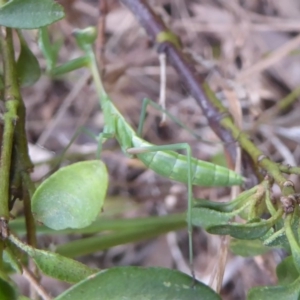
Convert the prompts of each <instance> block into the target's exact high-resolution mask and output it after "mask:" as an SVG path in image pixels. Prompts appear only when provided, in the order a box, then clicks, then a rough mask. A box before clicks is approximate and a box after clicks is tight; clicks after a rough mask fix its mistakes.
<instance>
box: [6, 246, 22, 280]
mask: <svg viewBox="0 0 300 300" xmlns="http://www.w3.org/2000/svg"><path fill="white" fill-rule="evenodd" d="M3 261H4V262H6V263H7V264H9V266H10V267H11V268H12V269H13V270H14V271H15V272H17V273H19V274H22V272H23V271H22V267H21V265H20V263H19V261H18V259H17V258H16V256H15V255H14V254H13V252H12V251H11V249H10V248H9V247H6V249H5V250H4V251H3Z"/></svg>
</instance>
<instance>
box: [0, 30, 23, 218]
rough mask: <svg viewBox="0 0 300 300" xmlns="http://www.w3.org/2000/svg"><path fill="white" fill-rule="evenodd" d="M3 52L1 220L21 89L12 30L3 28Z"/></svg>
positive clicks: (6, 208) (4, 212)
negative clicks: (18, 81) (3, 103)
mask: <svg viewBox="0 0 300 300" xmlns="http://www.w3.org/2000/svg"><path fill="white" fill-rule="evenodd" d="M1 50H2V60H3V68H4V84H5V92H4V102H5V109H6V111H5V113H4V116H3V118H4V129H3V138H2V152H1V161H0V166H1V168H0V195H1V198H0V218H3V219H5V220H8V219H9V206H8V203H9V200H10V199H9V195H10V191H9V180H10V166H11V155H12V147H13V137H14V129H15V126H16V123H17V121H18V116H17V110H18V106H19V101H20V93H19V87H18V83H17V74H16V68H15V59H14V48H13V40H12V30H11V29H10V28H5V27H3V28H2V36H1Z"/></svg>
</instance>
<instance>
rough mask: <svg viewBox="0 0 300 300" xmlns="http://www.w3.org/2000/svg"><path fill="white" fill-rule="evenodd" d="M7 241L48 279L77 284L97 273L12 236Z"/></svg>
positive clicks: (74, 261) (76, 262)
mask: <svg viewBox="0 0 300 300" xmlns="http://www.w3.org/2000/svg"><path fill="white" fill-rule="evenodd" d="M9 240H10V241H11V243H13V244H14V245H16V246H17V247H18V248H20V249H21V250H22V251H24V252H25V253H27V254H28V255H29V256H30V257H31V258H32V259H33V260H34V261H35V263H36V264H37V266H38V267H39V268H40V270H41V271H42V272H43V273H44V274H45V275H48V276H50V277H53V278H56V279H59V280H62V281H65V282H69V283H77V282H79V281H81V280H83V279H85V278H86V277H88V276H90V275H92V274H94V273H96V272H97V271H98V270H96V269H91V268H89V267H87V266H85V265H84V264H82V263H80V262H78V261H76V260H73V259H70V258H67V257H64V256H62V255H59V254H57V253H53V252H50V251H45V250H39V249H36V248H33V247H31V246H29V245H26V244H24V243H22V242H21V241H20V240H18V239H17V238H16V237H15V236H13V235H12V234H11V235H10V236H9ZM0 299H1V298H0Z"/></svg>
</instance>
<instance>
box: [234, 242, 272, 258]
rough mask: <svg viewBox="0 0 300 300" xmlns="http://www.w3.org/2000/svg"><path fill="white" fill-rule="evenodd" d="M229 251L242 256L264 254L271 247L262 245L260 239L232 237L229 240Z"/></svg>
mask: <svg viewBox="0 0 300 300" xmlns="http://www.w3.org/2000/svg"><path fill="white" fill-rule="evenodd" d="M229 247H230V251H231V252H233V253H234V254H235V255H240V256H243V257H249V256H256V255H261V254H264V253H266V252H268V251H270V250H271V249H270V248H268V247H266V246H264V245H263V243H262V241H260V240H250V241H245V240H236V239H232V240H231V241H230V246H229Z"/></svg>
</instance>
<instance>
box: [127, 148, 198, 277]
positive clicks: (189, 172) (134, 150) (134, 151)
mask: <svg viewBox="0 0 300 300" xmlns="http://www.w3.org/2000/svg"><path fill="white" fill-rule="evenodd" d="M168 150H185V151H186V155H187V162H188V164H187V166H188V168H187V178H188V180H187V182H188V209H187V223H188V235H189V263H190V269H191V272H192V276H193V278H195V272H194V266H193V241H192V233H193V232H192V230H193V228H192V201H193V194H192V151H191V147H190V145H189V144H187V143H179V144H173V145H161V146H149V147H140V148H130V149H127V152H128V153H130V154H141V153H146V152H157V151H168Z"/></svg>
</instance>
